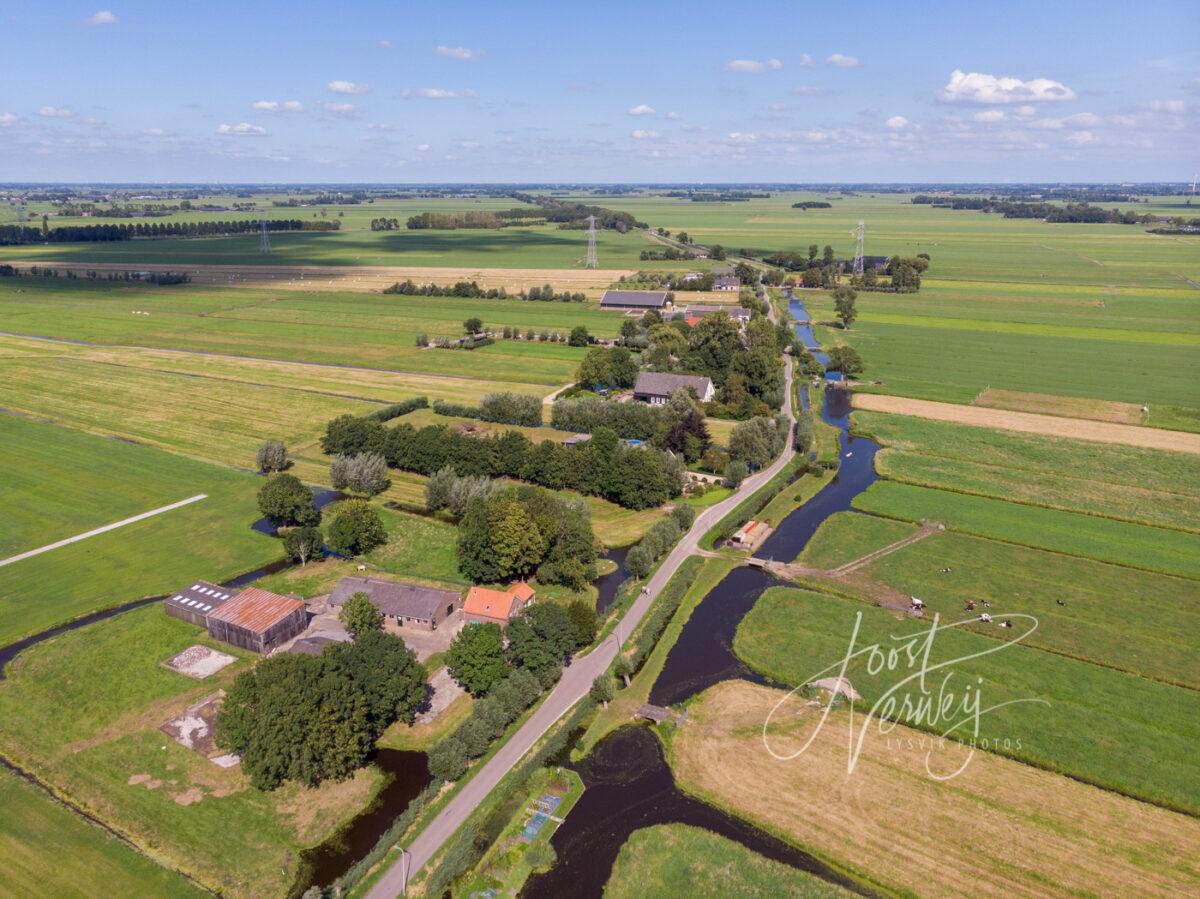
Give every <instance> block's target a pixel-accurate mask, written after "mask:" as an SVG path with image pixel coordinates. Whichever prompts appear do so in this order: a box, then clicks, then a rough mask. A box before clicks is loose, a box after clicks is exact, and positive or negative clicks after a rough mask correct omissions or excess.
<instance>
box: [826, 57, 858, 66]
mask: <svg viewBox="0 0 1200 899" xmlns="http://www.w3.org/2000/svg"><path fill="white" fill-rule="evenodd" d="M825 62H826V63H827V64H829V65H831V66H837V67H838V68H839V69H853V68H854V67H855V66H857V65H858V57H857V56H847V55H846V54H845V53H834V54H832V55H831V56H830V57H829V58H828V59H826V60H825Z"/></svg>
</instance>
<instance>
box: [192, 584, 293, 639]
mask: <svg viewBox="0 0 1200 899" xmlns="http://www.w3.org/2000/svg"><path fill="white" fill-rule="evenodd" d="M207 623H208V633H209V635H210V636H212V637H213V639H216V640H221V641H223V642H225V643H230V644H232V645H233V646H240V647H241V648H242V649H252V650H254V651H256V652H262V653H266V652H270V651H271V650H272V649H274V648H275V647H277V646H279V645H280V644H281V643H286V642H287V641H288V640H290V639H292V637H294V636H296V634H298V633H300V632H301V631H302V630H304V628H305V627H306V626H307V625H308V613H307V611H306V610H305V608H304V603H302V602H301V601H300V600H298V599H294V598H292V597H290V596H280V595H279V594H278V593H271V592H269V591H267V590H260V589H259V588H258V587H247V588H246V589H245V590H243V591H242V592H241V593H239V594H238V595H237V596H235V597H233V598H232V599H228V600H226V601H225V602H224V603H222V604H221V605H220V606H219V607H218V608H216V609H214V610H213V611H212V612H210V613H209V614H208V622H207Z"/></svg>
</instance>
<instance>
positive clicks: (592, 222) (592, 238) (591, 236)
mask: <svg viewBox="0 0 1200 899" xmlns="http://www.w3.org/2000/svg"><path fill="white" fill-rule="evenodd" d="M587 238H588V249H587V262H586V263H584V264H585V265H586V266H587V267H588V268H597V267H599V265H600V263H599V262H597V261H596V217H595V216H594V215H589V216H588V230H587Z"/></svg>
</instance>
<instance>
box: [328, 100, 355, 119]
mask: <svg viewBox="0 0 1200 899" xmlns="http://www.w3.org/2000/svg"><path fill="white" fill-rule="evenodd" d="M321 108H322V109H324V110H325V111H326V112H331V113H333V114H334V115H340V116H349V115H353V114H354V104H353V103H322V104H321Z"/></svg>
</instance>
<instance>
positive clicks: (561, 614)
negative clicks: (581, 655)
mask: <svg viewBox="0 0 1200 899" xmlns="http://www.w3.org/2000/svg"><path fill="white" fill-rule="evenodd" d="M506 636H507V641H506V640H505V637H506ZM595 638H596V613H595V612H594V611H593V610H592V609H591V607H590V606H588V605H587V604H586V603H583V602H581V601H579V600H576V601H574V602H572V603H571V604H570V605H569V606H567V607H565V608H564V607H563V606H560V605H555V604H554V603H538V604H537V605H533V606H529V607H528V608H526V609H525V610H524V611H523V612H522V613H521V614H520V615H518V616H517V617H516V618H514V619H513V620H512V621H511V622H509V625H508V632H507V634H504V633H503V632H502V631H501V630H500V627H499V625H496V624H482V625H474V626H471V627H466V628H463V630H461V631H460V632H459V633H458V636H456V637H455V638H454V642H453V643H452V644H451V645H450V648H449V650H448V651H447V653H446V664H447V667H448V668H449V669H450V673H451V674H452V675H453V676H454V678H455V679H456V680H457V681H458V682H459V683H460V684H461V685H462V686H463V688H464V689H465V690H468V691H469V692H470V693H472V694H473V695H474V696H475V697H476V702H475V705H474V708H473V709H472V710H471V716H470V717H469V718H467V720H466V721H464V722H463V723H462V724H460V725H459V726H458V728H457V730H455V731H454V733H452V734H451V735H450V736H448V737H446V738H445V739H444V740H442V741H441V742H440V743H438V744H437V745H435V746H434V747H433V749H431V750H430V752H429V772H430V774H432V775H433V776H434V777H436V778H439V779H441V780H458V778H460V777H462V776H463V774H464V773H466V770H467V765H468V763H469V762H470V760H471V759H475V758H478V757H479V756H481V755H483V754H484V753H485V752H486V751H487V749H488V747H489V746H490V745H491V744H492V742H493V741H494V740H495V739H496V738H497V737H499V736H500V735H501V734H503V733H504V731H505V729H506V728H507V727H508V726H509V725H510V724H512V722H514V721H515V720H516V719H517V718H518V717H519V716H520V714H521V713H522V712H523V711H525V709H527V708H529V706H531V705H533V703H534V701H535V700H536V699H537V698H538V696H540V695H541V693H542V691H543V690H547V689H549V688H550V687H552V686H553V685H554V684H555V682H556V681H557V680H558V679H559V677H560V676H561V674H562V669H563V666H564V664H566V663H567V661H568V660H569V659H570V657H571V656H572V654H574V653H575V652H576V651H577V650H579V649H582V648H583V647H585V646H587V645H589V644H590V643H591V642H592V641H593V640H595Z"/></svg>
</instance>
